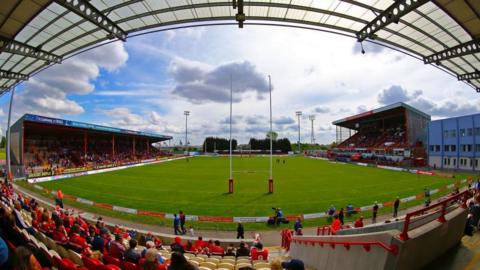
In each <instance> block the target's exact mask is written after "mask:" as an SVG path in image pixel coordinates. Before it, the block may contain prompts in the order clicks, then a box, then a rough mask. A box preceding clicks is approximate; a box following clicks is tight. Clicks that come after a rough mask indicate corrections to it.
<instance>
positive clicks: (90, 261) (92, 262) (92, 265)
mask: <svg viewBox="0 0 480 270" xmlns="http://www.w3.org/2000/svg"><path fill="white" fill-rule="evenodd" d="M82 261H83V265H85V267H86V268H88V270H97V269H98V266H99V265H102V264H103V263H102V262H101V261H99V260H97V259H95V258H89V257H86V256H82Z"/></svg>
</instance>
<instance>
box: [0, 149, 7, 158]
mask: <svg viewBox="0 0 480 270" xmlns="http://www.w3.org/2000/svg"><path fill="white" fill-rule="evenodd" d="M6 158H7V157H6V154H5V149H4V148H0V160H5V159H6Z"/></svg>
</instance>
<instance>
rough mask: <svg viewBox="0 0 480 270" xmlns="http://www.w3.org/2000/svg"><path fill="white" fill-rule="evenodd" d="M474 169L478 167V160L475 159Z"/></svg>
mask: <svg viewBox="0 0 480 270" xmlns="http://www.w3.org/2000/svg"><path fill="white" fill-rule="evenodd" d="M475 167H478V159H475Z"/></svg>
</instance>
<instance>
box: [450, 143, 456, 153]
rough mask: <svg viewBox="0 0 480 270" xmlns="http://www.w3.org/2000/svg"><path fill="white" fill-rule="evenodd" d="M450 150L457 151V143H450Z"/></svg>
mask: <svg viewBox="0 0 480 270" xmlns="http://www.w3.org/2000/svg"><path fill="white" fill-rule="evenodd" d="M450 151H452V152H457V146H456V145H455V144H452V145H450Z"/></svg>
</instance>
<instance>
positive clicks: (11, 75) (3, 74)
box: [0, 69, 29, 81]
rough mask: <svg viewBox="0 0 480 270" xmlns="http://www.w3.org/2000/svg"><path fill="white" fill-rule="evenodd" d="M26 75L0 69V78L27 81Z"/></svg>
mask: <svg viewBox="0 0 480 270" xmlns="http://www.w3.org/2000/svg"><path fill="white" fill-rule="evenodd" d="M28 78H29V76H28V75H25V74H21V73H15V72H11V71H6V70H1V69H0V79H7V80H21V81H27V80H28Z"/></svg>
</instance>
